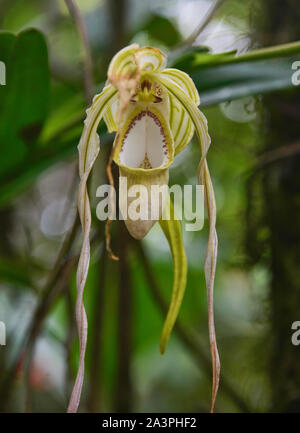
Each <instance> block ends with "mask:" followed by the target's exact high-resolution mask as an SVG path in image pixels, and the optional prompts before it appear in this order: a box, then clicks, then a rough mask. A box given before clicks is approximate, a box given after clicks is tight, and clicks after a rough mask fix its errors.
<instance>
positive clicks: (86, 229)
mask: <svg viewBox="0 0 300 433" xmlns="http://www.w3.org/2000/svg"><path fill="white" fill-rule="evenodd" d="M116 91H117V90H116V89H115V88H114V87H113V86H112V85H108V86H106V87H105V88H104V89H103V91H102V93H100V94H99V95H97V96H95V97H94V99H93V103H92V106H91V107H90V108H89V109H88V110H87V117H86V119H85V122H84V129H83V133H82V136H81V139H80V142H79V145H78V151H79V175H80V184H79V191H78V210H79V216H80V220H81V225H82V232H83V242H82V248H81V253H80V258H79V263H78V268H77V276H76V285H77V300H76V320H77V327H78V334H79V342H80V360H79V367H78V372H77V376H76V381H75V385H74V388H73V391H72V395H71V399H70V402H69V407H68V412H76V411H77V409H78V405H79V401H80V395H81V389H82V384H83V378H84V357H85V349H86V342H87V318H86V312H85V308H84V305H83V290H84V286H85V282H86V278H87V274H88V268H89V262H90V240H89V235H90V228H91V211H90V203H89V197H88V192H87V186H86V184H87V179H88V176H89V174H90V171H91V169H92V167H93V164H94V162H95V159H96V157H97V155H98V153H99V148H100V140H99V136H98V134H97V127H98V124H99V122H100V120H101V117H102V116H103V112H104V110H105V107H106V105H107V104H108V103H109V102H110V101H111V100H112V98H113V97H114V95H115V93H116Z"/></svg>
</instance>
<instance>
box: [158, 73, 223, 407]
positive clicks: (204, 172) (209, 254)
mask: <svg viewBox="0 0 300 433" xmlns="http://www.w3.org/2000/svg"><path fill="white" fill-rule="evenodd" d="M157 75H158V74H157ZM156 79H157V80H158V81H159V82H160V83H161V84H162V85H163V86H165V87H166V88H167V89H168V91H169V92H170V93H171V94H172V95H173V96H174V97H176V98H177V99H178V101H179V102H180V103H181V104H182V105H183V106H184V107H185V109H186V110H187V112H188V114H189V115H190V117H191V119H192V121H193V123H194V126H195V129H196V133H197V136H198V139H199V141H200V145H201V151H202V156H201V160H200V163H199V167H198V180H199V183H200V184H203V185H204V191H205V205H206V208H207V214H208V219H209V226H210V227H209V238H208V245H207V251H206V257H205V265H204V269H205V279H206V290H207V301H208V326H209V339H210V348H211V355H212V361H213V387H212V406H211V411H213V409H214V405H215V400H216V396H217V392H218V387H219V379H220V359H219V354H218V348H217V343H216V333H215V325H214V312H213V290H214V280H215V271H216V262H217V250H218V240H217V232H216V203H215V195H214V190H213V185H212V182H211V178H210V174H209V170H208V166H207V162H206V154H207V151H208V148H209V145H210V137H209V134H208V128H207V120H206V118H205V116H204V115H203V114H202V113H201V111H199V109H198V108H197V105H196V104H195V103H194V102H193V101H192V100H191V99H190V98H189V97H188V96H187V95H186V94H185V92H183V90H182V89H181V88H180V86H178V85H177V84H175V82H174V83H173V84H172V83H170V81H169V80H168V79H166V78H165V77H164V76H163V74H160V75H159V77H158V76H156Z"/></svg>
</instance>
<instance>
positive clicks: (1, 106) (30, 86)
mask: <svg viewBox="0 0 300 433" xmlns="http://www.w3.org/2000/svg"><path fill="white" fill-rule="evenodd" d="M0 39H1V42H0V46H5V47H6V48H5V50H4V52H5V53H6V86H2V88H1V100H0V143H1V150H2V152H3V154H5V158H1V160H0V176H1V175H3V174H7V173H8V172H9V171H10V170H11V169H13V168H14V167H15V166H16V165H18V164H20V163H21V162H22V161H24V160H25V159H30V157H31V155H32V153H33V152H34V143H35V142H36V139H37V138H38V136H39V134H40V132H41V129H42V127H43V123H44V120H45V118H46V116H47V111H48V101H49V86H50V73H49V67H48V52H47V46H46V42H45V39H44V36H43V35H42V34H41V33H40V32H39V31H37V30H33V29H30V30H26V31H24V32H22V33H20V34H19V35H18V36H17V37H14V36H13V35H9V34H7V33H6V34H1V35H0ZM5 39H6V40H5Z"/></svg>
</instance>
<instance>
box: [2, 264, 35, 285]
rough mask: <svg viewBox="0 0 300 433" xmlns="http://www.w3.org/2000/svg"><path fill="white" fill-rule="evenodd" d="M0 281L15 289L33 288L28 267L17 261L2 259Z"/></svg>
mask: <svg viewBox="0 0 300 433" xmlns="http://www.w3.org/2000/svg"><path fill="white" fill-rule="evenodd" d="M0 281H3V282H5V283H9V284H12V285H14V286H15V287H31V281H30V277H29V269H28V266H27V265H25V264H24V263H21V262H20V263H19V262H18V261H16V260H13V261H10V260H7V259H4V258H3V257H1V258H0Z"/></svg>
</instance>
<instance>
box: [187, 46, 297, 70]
mask: <svg viewBox="0 0 300 433" xmlns="http://www.w3.org/2000/svg"><path fill="white" fill-rule="evenodd" d="M294 55H300V41H296V42H291V43H288V44H282V45H278V46H276V47H267V48H259V49H257V50H253V51H250V52H248V53H246V54H241V55H240V56H236V55H230V54H229V55H228V54H226V53H220V54H214V55H211V54H205V55H204V54H200V53H199V54H196V59H195V66H197V65H199V66H200V65H202V64H203V65H204V64H205V65H207V66H213V65H217V66H223V65H228V64H232V63H244V62H253V61H256V60H267V59H274V58H278V57H288V56H294Z"/></svg>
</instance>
